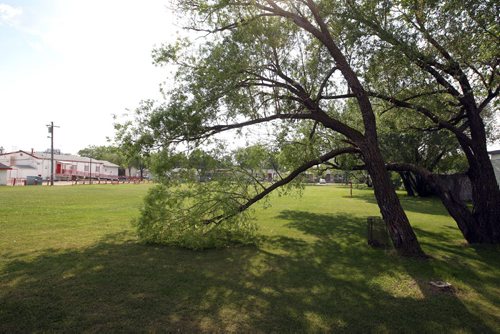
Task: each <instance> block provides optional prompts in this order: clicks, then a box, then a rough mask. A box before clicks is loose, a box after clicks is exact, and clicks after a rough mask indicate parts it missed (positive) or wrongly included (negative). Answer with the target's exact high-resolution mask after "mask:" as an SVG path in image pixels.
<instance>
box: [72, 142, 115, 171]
mask: <svg viewBox="0 0 500 334" xmlns="http://www.w3.org/2000/svg"><path fill="white" fill-rule="evenodd" d="M78 155H80V156H82V157H89V158H92V159H96V160H106V161H109V162H112V163H114V164H116V165H118V166H123V164H124V155H123V153H122V152H121V150H120V149H119V148H118V147H116V146H94V145H92V146H88V147H86V148H84V149H81V150H80V151H78Z"/></svg>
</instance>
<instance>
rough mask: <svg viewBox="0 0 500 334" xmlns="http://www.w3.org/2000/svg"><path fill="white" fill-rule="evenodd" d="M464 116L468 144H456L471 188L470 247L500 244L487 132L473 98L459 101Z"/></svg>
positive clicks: (498, 197)
mask: <svg viewBox="0 0 500 334" xmlns="http://www.w3.org/2000/svg"><path fill="white" fill-rule="evenodd" d="M461 102H462V104H463V105H464V108H465V110H466V112H467V118H468V120H469V128H470V136H471V139H472V140H471V141H470V143H466V142H464V141H463V140H459V142H460V145H461V146H462V148H463V150H464V152H465V155H466V157H467V161H468V163H469V170H468V172H467V174H468V175H469V178H470V180H471V184H472V201H473V210H472V217H473V219H474V229H475V230H476V231H475V233H474V237H473V238H471V239H470V240H469V239H468V240H467V241H469V242H470V243H494V244H498V243H500V189H499V187H498V183H497V181H496V177H495V172H494V170H493V165H492V163H491V160H490V158H489V155H488V150H487V146H486V132H485V126H484V122H483V120H482V118H481V116H480V110H479V109H478V108H477V106H476V104H475V103H474V99H473V97H472V96H466V97H465V98H464V99H462V100H461Z"/></svg>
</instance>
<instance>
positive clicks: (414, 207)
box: [344, 192, 449, 216]
mask: <svg viewBox="0 0 500 334" xmlns="http://www.w3.org/2000/svg"><path fill="white" fill-rule="evenodd" d="M344 197H345V198H351V197H350V196H344ZM398 197H399V200H400V202H401V205H402V206H403V208H404V209H405V211H411V212H415V213H422V214H429V215H441V216H449V214H448V211H446V208H445V207H444V206H443V205H442V204H441V201H440V200H439V198H437V197H411V196H406V195H399V196H398ZM352 198H354V199H357V200H361V201H365V202H368V203H370V204H375V205H377V201H376V199H375V196H374V195H373V193H367V192H363V193H357V194H356V193H354V194H353V196H352Z"/></svg>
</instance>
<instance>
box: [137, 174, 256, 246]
mask: <svg viewBox="0 0 500 334" xmlns="http://www.w3.org/2000/svg"><path fill="white" fill-rule="evenodd" d="M236 188H238V185H237V184H233V185H232V186H231V185H228V184H218V183H217V182H209V183H200V182H196V183H188V184H186V183H185V184H182V185H169V184H159V185H156V186H155V187H153V188H151V189H150V190H149V192H148V194H147V195H146V197H145V199H144V203H143V206H142V207H141V209H140V216H139V217H138V218H137V219H135V220H134V225H135V226H136V228H137V233H138V236H139V238H140V240H141V241H143V242H146V243H154V244H162V245H169V246H177V247H183V248H188V249H194V250H200V249H208V248H222V247H229V246H232V245H242V244H243V245H249V244H255V242H256V231H257V226H256V224H255V223H254V222H252V221H251V220H250V217H249V215H248V212H239V210H238V209H239V207H240V205H241V201H243V200H244V199H245V198H246V195H245V193H244V192H245V189H236ZM242 190H243V191H242ZM219 217H228V218H227V219H222V220H221V219H220V218H219Z"/></svg>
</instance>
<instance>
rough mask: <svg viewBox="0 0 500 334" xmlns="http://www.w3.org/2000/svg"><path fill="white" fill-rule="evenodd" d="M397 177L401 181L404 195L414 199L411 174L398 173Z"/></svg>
mask: <svg viewBox="0 0 500 334" xmlns="http://www.w3.org/2000/svg"><path fill="white" fill-rule="evenodd" d="M399 176H400V177H401V180H402V181H403V186H404V187H405V190H406V194H407V195H408V196H410V197H415V192H414V191H413V185H412V183H411V180H410V178H411V172H399Z"/></svg>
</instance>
